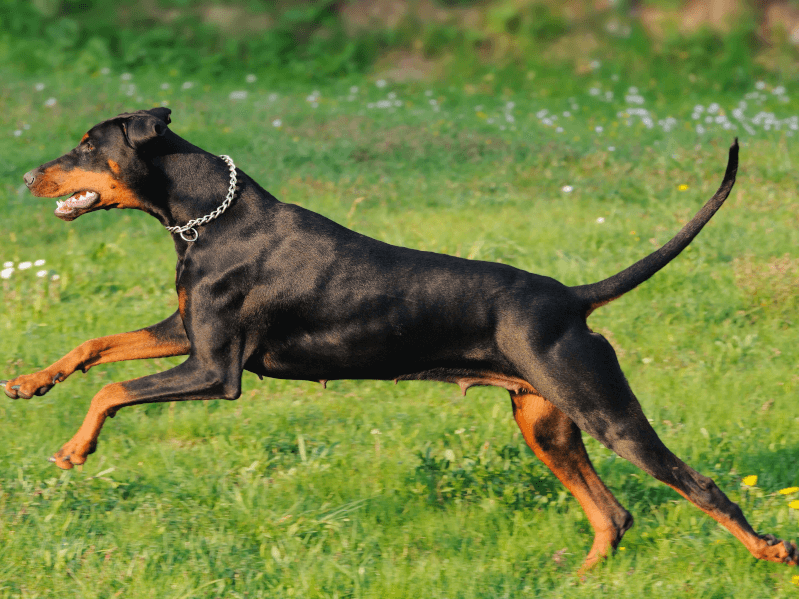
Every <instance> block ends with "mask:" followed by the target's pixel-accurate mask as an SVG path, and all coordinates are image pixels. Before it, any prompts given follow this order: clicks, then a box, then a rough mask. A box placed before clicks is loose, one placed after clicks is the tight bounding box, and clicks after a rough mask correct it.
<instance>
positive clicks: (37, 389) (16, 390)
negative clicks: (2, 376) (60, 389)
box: [0, 370, 61, 399]
mask: <svg viewBox="0 0 799 599" xmlns="http://www.w3.org/2000/svg"><path fill="white" fill-rule="evenodd" d="M60 380H61V375H60V374H57V375H56V376H53V375H52V374H49V373H48V372H47V371H45V370H42V371H40V372H34V373H33V374H24V375H22V376H18V377H17V378H15V379H11V380H10V381H0V386H2V387H3V392H4V393H5V394H6V395H7V396H8V397H10V398H11V399H18V398H20V397H21V398H22V399H30V398H31V397H33V396H34V395H44V394H45V393H47V392H48V391H49V390H50V389H52V388H53V387H54V386H55V384H56V383H58V382H59V381H60Z"/></svg>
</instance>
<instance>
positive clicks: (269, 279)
mask: <svg viewBox="0 0 799 599" xmlns="http://www.w3.org/2000/svg"><path fill="white" fill-rule="evenodd" d="M169 114H170V111H169V110H168V109H166V108H154V109H152V110H147V111H139V112H135V113H128V114H121V115H119V116H117V117H114V118H112V119H109V120H107V121H103V122H102V123H100V124H98V125H96V126H94V127H93V128H92V129H91V130H90V131H89V132H88V133H87V134H86V135H85V136H84V137H83V139H82V140H81V142H80V145H78V147H76V148H75V149H74V150H72V151H71V152H69V153H68V154H65V155H64V156H62V157H61V158H58V159H56V160H54V161H52V162H48V163H47V164H45V165H43V166H41V167H39V168H37V169H34V170H32V171H30V172H29V173H27V174H26V175H25V182H26V183H27V185H28V187H29V188H30V190H31V192H32V193H33V194H34V195H36V196H39V197H61V196H70V197H69V198H68V199H67V200H66V201H64V202H59V203H58V208H57V209H56V211H55V214H56V216H58V217H59V218H61V219H63V220H68V221H69V220H73V219H75V218H77V217H79V216H81V215H82V214H84V213H86V212H91V211H94V210H99V209H101V208H103V209H108V208H137V209H139V210H143V211H145V212H147V213H148V214H151V215H152V216H154V217H155V218H157V219H158V220H159V221H160V222H161V223H162V224H163V225H164V226H165V227H170V228H171V230H172V231H173V239H174V242H175V251H176V252H177V255H178V263H177V275H176V285H177V296H178V311H177V312H175V314H173V315H172V316H170V317H169V318H167V319H166V320H164V321H163V322H160V323H158V324H155V325H153V326H151V327H148V328H146V329H142V330H140V331H135V332H131V333H122V334H118V335H112V336H109V337H102V338H99V339H93V340H91V341H86V342H85V343H83V344H81V345H80V346H79V347H77V348H76V349H74V350H72V351H71V352H70V353H68V354H67V355H66V356H64V357H63V358H61V359H60V360H58V361H57V362H55V363H54V364H53V365H52V366H49V367H48V368H46V369H44V370H42V371H41V372H37V373H34V374H29V375H24V376H20V377H18V378H15V379H13V380H11V381H8V382H5V381H4V383H5V385H4V390H5V392H6V394H7V395H9V396H10V397H12V398H17V397H24V398H30V397H32V396H34V395H42V394H44V393H46V392H47V391H49V390H50V389H51V388H52V387H53V386H54V385H55V384H56V383H59V382H61V381H63V380H64V379H66V378H67V377H68V376H69V375H71V374H72V373H73V372H75V371H76V370H78V369H80V370H83V371H84V372H86V371H87V370H88V369H89V368H91V367H92V366H96V365H98V364H104V363H108V362H115V361H119V360H133V359H143V358H157V357H162V356H178V355H188V356H189V357H188V359H187V360H186V361H185V362H183V363H182V364H180V365H179V366H176V367H175V368H172V369H170V370H167V371H166V372H161V373H158V374H153V375H150V376H145V377H142V378H139V379H135V380H132V381H126V382H122V383H112V384H110V385H107V386H105V387H103V389H102V390H101V391H100V392H99V393H98V394H97V395H96V396H95V397H94V398H93V399H92V401H91V407H90V408H89V412H88V414H87V416H86V419H85V420H84V422H83V425H82V426H81V427H80V429H79V430H78V432H77V433H76V434H75V436H74V437H73V438H72V439H71V440H70V441H68V442H67V443H66V445H64V446H63V447H62V448H61V450H60V451H59V452H58V453H56V454H55V456H54V458H52V459H53V461H55V463H56V465H57V466H59V467H61V468H72V466H73V465H74V464H83V463H84V462H85V461H86V456H88V455H89V454H90V453H92V452H93V451H94V450H95V447H96V445H97V437H98V435H99V433H100V429H101V427H102V426H103V422H104V421H105V419H106V418H107V417H109V416H113V415H114V414H115V413H116V412H117V410H119V409H120V408H122V407H125V406H130V405H135V404H142V403H149V402H161V401H182V400H189V399H215V398H224V399H236V398H238V397H239V394H240V390H241V376H242V372H243V371H244V370H249V371H250V372H254V373H256V374H258V375H262V376H270V377H275V378H282V379H300V380H311V381H323V382H326V381H327V380H332V379H380V380H411V379H424V380H436V381H449V382H453V383H457V384H459V385H460V386H461V387H463V388H464V390H465V389H466V388H468V387H470V386H472V385H493V386H497V387H503V388H505V389H507V390H508V391H509V392H510V396H511V402H512V407H513V415H514V417H515V419H516V422H517V423H518V425H519V427H520V428H521V431H522V433H523V435H524V438H525V440H526V441H527V443H528V445H529V446H530V447H531V448H532V450H533V451H534V452H535V454H536V455H537V456H538V457H539V458H540V459H541V460H542V461H543V462H544V463H545V464H546V465H547V466H548V467H549V468H550V469H551V470H552V471H553V472H554V473H555V475H556V476H557V477H558V478H559V479H560V480H561V481H562V482H563V484H564V485H566V487H567V488H568V489H569V491H571V493H572V494H573V495H574V496H575V498H576V499H577V501H579V502H580V505H581V506H582V507H583V509H584V510H585V512H586V514H587V516H588V519H589V520H590V522H591V525H592V526H593V527H594V531H595V538H594V544H593V547H592V548H591V551H590V553H589V554H588V557H587V558H586V561H585V564H584V567H588V566H591V565H593V564H594V563H596V562H597V560H598V559H599V558H600V557H601V556H604V555H606V554H607V553H608V552H609V551H610V550H611V548H614V547H616V545H618V543H619V541H620V540H621V538H622V535H623V534H624V533H625V531H626V530H627V529H629V528H630V526H631V525H632V522H633V518H632V516H631V515H630V513H629V512H627V510H625V509H624V508H623V507H622V506H621V505H620V504H619V502H618V501H616V499H615V498H614V497H613V495H612V494H611V492H610V491H609V490H608V489H607V487H605V485H604V484H603V483H602V481H601V480H600V479H599V477H598V476H597V474H596V472H595V471H594V469H593V467H592V465H591V462H590V460H589V458H588V455H587V454H586V451H585V447H584V446H583V442H582V438H581V432H580V431H581V430H582V431H585V432H587V433H588V434H590V435H592V436H593V437H594V438H596V439H598V440H599V441H600V442H601V443H603V444H604V445H605V446H607V447H609V448H610V449H612V450H613V451H615V452H616V453H617V454H619V455H620V456H622V457H623V458H625V459H627V460H629V461H630V462H632V463H633V464H635V465H637V466H638V467H639V468H641V469H643V470H644V471H645V472H647V473H649V474H650V475H652V476H654V477H655V478H657V479H658V480H660V481H662V482H664V483H666V484H667V485H669V486H671V487H672V488H674V489H675V490H676V491H677V492H678V493H680V494H681V495H682V496H683V497H685V498H686V499H688V500H689V501H691V502H692V503H694V504H695V505H696V506H698V507H699V508H700V509H702V510H703V511H705V512H707V514H709V515H710V516H711V517H712V518H714V519H715V520H717V521H718V522H719V523H721V524H722V525H723V526H725V527H726V528H727V529H729V530H730V532H732V534H734V535H735V536H736V537H737V538H738V539H739V540H740V541H741V542H742V543H743V544H744V545H745V546H746V548H747V549H748V550H749V551H750V552H751V553H752V554H753V555H754V556H755V557H757V558H760V559H766V560H771V561H775V562H784V563H788V564H793V565H797V563H798V562H799V551H797V547H796V545H795V544H794V543H789V542H787V541H781V540H779V539H777V538H775V537H773V536H771V535H760V534H757V533H756V532H755V531H754V530H753V529H752V527H751V526H750V525H749V524H748V523H747V521H746V519H745V518H744V516H743V513H742V512H741V510H740V509H739V507H738V506H737V505H736V504H734V503H732V502H731V501H730V500H729V499H728V498H727V497H726V496H725V495H724V493H722V492H721V491H720V490H719V489H718V487H717V486H716V485H715V484H714V483H713V481H712V480H710V479H709V478H706V477H704V476H702V475H701V474H699V473H697V472H696V471H694V470H692V469H691V468H690V467H688V466H687V465H686V464H685V463H683V462H682V461H680V460H679V459H678V458H677V457H676V456H675V455H674V454H673V453H671V451H669V450H668V449H667V448H666V446H665V445H664V444H663V443H662V442H661V440H660V439H659V438H658V436H657V434H656V433H655V431H654V430H653V429H652V427H651V426H650V424H649V422H648V421H647V418H646V417H645V416H644V413H643V411H642V410H641V406H640V404H639V403H638V400H637V399H636V398H635V396H634V395H633V393H632V391H631V390H630V387H629V386H628V384H627V380H626V379H625V377H624V375H623V374H622V372H621V370H620V368H619V364H618V362H617V360H616V355H615V353H614V351H613V349H612V348H611V346H610V344H609V343H608V342H607V341H606V340H605V339H604V338H603V337H602V336H601V335H598V334H596V333H594V332H592V331H591V329H590V328H589V327H588V325H587V324H586V319H587V317H588V315H589V314H591V312H592V311H593V310H595V309H596V308H597V307H599V306H601V305H603V304H606V303H608V302H610V301H612V300H613V299H615V298H618V297H619V296H621V295H623V294H624V293H626V292H628V291H630V290H631V289H633V288H634V287H636V286H637V285H639V284H640V283H642V282H644V281H646V280H647V279H648V278H649V277H651V276H652V275H654V274H655V273H656V272H657V271H658V270H660V269H661V268H663V267H664V266H665V265H666V264H668V263H669V261H671V260H672V259H673V258H675V257H676V256H677V255H678V254H679V253H680V252H681V251H682V250H683V249H684V248H685V247H686V246H687V245H688V244H689V243H690V242H691V240H692V239H693V238H694V237H695V236H696V235H697V234H698V233H699V231H700V230H701V229H702V227H703V226H704V225H705V223H707V222H708V220H709V219H710V218H711V217H712V216H713V214H714V213H715V212H716V210H718V209H719V207H720V206H721V205H722V203H723V202H724V200H725V199H726V198H727V196H728V195H729V193H730V190H731V189H732V186H733V183H734V181H735V173H736V170H737V166H738V144H737V141H736V143H735V144H733V146H732V147H731V148H730V154H729V163H728V165H727V171H726V174H725V176H724V181H723V182H722V184H721V187H720V189H719V190H718V192H717V193H716V194H715V195H714V196H713V198H711V199H710V201H709V202H708V203H707V204H706V205H705V206H704V207H703V208H702V209H701V210H700V211H699V213H697V215H696V216H695V217H694V218H693V219H692V220H691V221H690V222H689V223H688V224H687V225H685V227H684V228H683V229H682V230H681V231H680V232H679V233H678V234H677V235H676V237H674V239H672V240H671V241H669V242H668V243H667V244H666V245H665V246H663V247H662V248H660V249H659V250H657V251H655V252H654V253H653V254H651V255H649V256H647V257H646V258H644V259H642V260H641V261H639V262H637V263H636V264H633V265H632V266H630V267H629V268H627V269H625V270H623V271H622V272H620V273H618V274H616V275H614V276H612V277H610V278H609V279H606V280H604V281H600V282H598V283H594V284H591V285H580V286H577V287H567V286H565V285H563V284H561V283H559V282H558V281H555V280H553V279H551V278H549V277H544V276H540V275H535V274H531V273H529V272H524V271H522V270H518V269H516V268H513V267H511V266H506V265H504V264H495V263H488V262H480V261H470V260H464V259H461V258H455V257H452V256H445V255H440V254H434V253H430V252H421V251H417V250H411V249H406V248H402V247H395V246H391V245H388V244H386V243H382V242H380V241H376V240H374V239H370V238H368V237H364V236H363V235H360V234H358V233H355V232H353V231H350V230H348V229H346V228H344V227H342V226H340V225H337V224H336V223H334V222H332V221H330V220H328V219H326V218H325V217H323V216H320V215H318V214H315V213H313V212H310V211H308V210H304V209H303V208H300V207H298V206H295V205H292V204H283V203H281V202H279V201H278V200H276V199H275V198H274V197H273V196H272V195H270V194H269V193H268V192H267V191H265V190H264V189H263V188H261V187H260V186H259V185H258V184H257V183H256V182H255V181H253V180H252V179H250V178H249V177H248V176H247V175H245V174H244V173H243V172H241V171H236V170H235V168H234V167H230V168H229V167H228V166H227V165H226V164H225V162H224V161H223V160H222V159H220V158H219V157H217V156H214V155H212V154H209V153H208V152H205V151H204V150H201V149H200V148H198V147H196V146H193V145H191V144H190V143H188V142H186V141H185V140H183V139H181V138H180V137H179V136H177V135H176V134H175V133H173V132H172V131H171V130H170V129H169V128H168V127H167V125H168V124H169V122H170V119H169ZM233 177H237V178H238V187H237V188H235V194H233V190H234V185H233V184H232V183H231V180H232V178H233ZM229 189H230V191H231V199H232V201H226V202H225V207H226V210H225V211H224V212H223V213H221V214H220V213H219V212H218V211H217V212H214V211H215V210H217V209H218V208H219V207H220V203H222V201H223V198H225V194H226V192H227V191H228V190H229ZM228 204H229V207H227V205H228ZM204 215H209V218H207V219H205V220H206V221H207V222H204V224H198V225H195V226H194V227H193V228H189V229H186V230H178V227H182V226H185V225H186V224H187V223H190V221H191V220H192V219H198V218H199V217H202V216H204Z"/></svg>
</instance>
